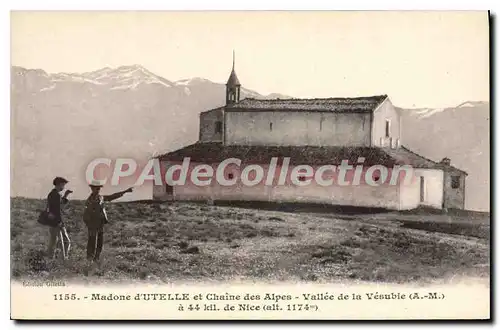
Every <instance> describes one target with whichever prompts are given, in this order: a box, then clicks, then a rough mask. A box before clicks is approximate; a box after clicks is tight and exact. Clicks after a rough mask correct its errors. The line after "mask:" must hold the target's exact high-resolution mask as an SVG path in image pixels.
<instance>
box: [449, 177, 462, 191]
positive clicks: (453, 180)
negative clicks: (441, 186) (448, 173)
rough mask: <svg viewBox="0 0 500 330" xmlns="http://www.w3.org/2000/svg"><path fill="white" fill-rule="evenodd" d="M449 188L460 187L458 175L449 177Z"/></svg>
mask: <svg viewBox="0 0 500 330" xmlns="http://www.w3.org/2000/svg"><path fill="white" fill-rule="evenodd" d="M451 188H453V189H458V188H460V177H459V176H458V175H454V176H452V177H451Z"/></svg>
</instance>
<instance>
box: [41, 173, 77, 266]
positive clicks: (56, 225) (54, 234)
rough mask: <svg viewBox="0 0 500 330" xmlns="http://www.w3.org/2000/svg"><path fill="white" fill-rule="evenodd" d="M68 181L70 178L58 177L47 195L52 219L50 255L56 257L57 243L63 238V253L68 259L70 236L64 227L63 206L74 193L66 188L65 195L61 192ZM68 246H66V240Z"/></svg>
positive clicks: (49, 215)
mask: <svg viewBox="0 0 500 330" xmlns="http://www.w3.org/2000/svg"><path fill="white" fill-rule="evenodd" d="M67 183H68V180H66V179H65V178H62V177H56V178H55V179H54V180H53V181H52V184H53V185H54V189H52V190H51V191H50V193H49V195H48V196H47V208H48V211H49V213H48V217H49V219H50V224H49V235H50V238H49V245H48V249H47V255H48V257H51V258H53V257H54V251H55V247H56V243H57V239H58V238H59V239H61V244H62V247H63V255H64V258H65V259H66V257H67V252H69V246H70V245H69V244H70V241H69V236H68V233H67V231H66V228H65V227H64V222H63V220H62V216H61V206H62V205H64V204H66V203H67V202H68V198H67V197H68V195H69V194H71V193H72V191H71V190H66V192H65V193H64V195H63V196H61V192H62V191H63V190H64V187H65V186H66V184H67ZM64 240H66V244H67V246H65V242H64Z"/></svg>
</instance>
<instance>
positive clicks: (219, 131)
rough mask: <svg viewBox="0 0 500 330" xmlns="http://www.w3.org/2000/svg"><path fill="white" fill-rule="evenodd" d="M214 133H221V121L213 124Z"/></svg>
mask: <svg viewBox="0 0 500 330" xmlns="http://www.w3.org/2000/svg"><path fill="white" fill-rule="evenodd" d="M215 133H216V134H220V133H222V122H221V121H216V122H215Z"/></svg>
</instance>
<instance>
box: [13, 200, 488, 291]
mask: <svg viewBox="0 0 500 330" xmlns="http://www.w3.org/2000/svg"><path fill="white" fill-rule="evenodd" d="M43 205H44V201H42V200H34V199H26V198H12V199H11V260H12V263H11V272H12V278H13V279H40V278H47V279H63V280H84V281H89V280H95V281H116V280H125V281H127V280H139V281H141V280H152V281H158V282H167V283H168V282H175V281H190V280H194V281H232V280H251V281H307V282H333V281H335V282H337V281H344V280H345V281H368V282H374V281H375V282H386V283H387V282H390V283H407V282H421V283H428V282H436V281H448V280H451V279H453V278H460V277H469V278H470V277H474V278H481V279H487V278H489V274H490V265H489V262H490V259H489V249H490V241H489V224H485V223H483V224H481V225H480V226H473V227H470V228H469V227H463V226H462V227H460V228H462V229H460V228H459V227H457V226H455V225H453V220H454V219H453V217H454V216H453V215H451V216H450V215H448V216H447V219H449V220H450V221H448V222H447V221H444V222H443V224H442V225H439V226H436V225H429V224H428V223H429V222H430V223H432V221H430V220H432V217H434V215H419V214H410V215H408V214H398V213H388V214H377V215H373V216H370V215H360V216H357V215H350V216H345V215H341V214H338V215H336V214H331V213H330V214H321V213H311V212H280V211H272V210H256V209H248V208H237V207H222V206H208V205H203V204H193V203H180V202H177V203H170V204H167V203H163V204H158V203H140V202H128V203H110V204H109V206H108V214H109V218H110V222H111V223H110V225H108V227H107V228H106V231H105V245H104V252H103V255H102V258H103V262H102V264H101V266H100V267H98V268H96V269H92V270H91V271H90V272H88V266H87V265H86V262H85V247H86V230H85V226H84V224H83V222H82V220H81V215H82V212H83V202H82V201H72V202H71V203H70V204H69V205H68V206H67V208H66V210H65V218H66V219H67V220H66V223H67V228H68V232H69V235H70V237H71V239H72V251H71V255H70V259H69V260H68V261H67V262H65V263H63V262H62V260H60V259H57V260H54V261H46V260H45V258H44V257H43V256H42V251H44V249H45V247H46V242H47V239H48V230H47V229H46V227H43V226H40V225H39V224H37V222H36V219H37V214H38V210H39V209H41V208H43ZM435 217H439V215H436V216H435ZM419 219H421V220H425V221H418V220H419ZM458 222H460V221H457V223H458ZM461 222H462V223H463V222H466V221H464V220H463V219H462V221H461ZM424 223H427V225H425V224H424ZM457 228H458V229H457ZM463 228H466V229H463ZM467 228H469V229H467Z"/></svg>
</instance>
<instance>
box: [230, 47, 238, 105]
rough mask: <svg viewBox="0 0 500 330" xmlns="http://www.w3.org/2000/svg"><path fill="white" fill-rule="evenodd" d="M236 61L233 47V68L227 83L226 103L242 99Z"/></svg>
mask: <svg viewBox="0 0 500 330" xmlns="http://www.w3.org/2000/svg"><path fill="white" fill-rule="evenodd" d="M234 62H235V55H234V49H233V67H232V69H231V74H230V75H229V79H228V80H227V83H226V105H228V104H233V103H238V102H239V101H240V87H241V84H240V81H239V80H238V77H237V76H236V72H235V71H234Z"/></svg>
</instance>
